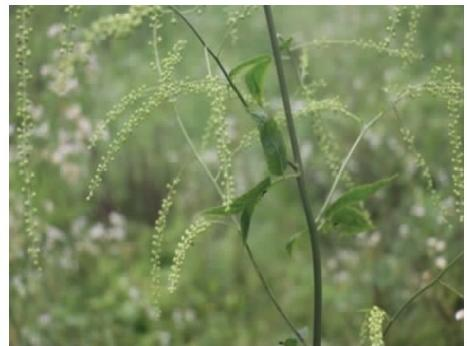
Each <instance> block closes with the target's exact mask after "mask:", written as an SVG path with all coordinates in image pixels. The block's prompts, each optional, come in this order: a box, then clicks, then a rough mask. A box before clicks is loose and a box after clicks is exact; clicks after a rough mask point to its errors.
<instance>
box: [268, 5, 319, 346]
mask: <svg viewBox="0 0 467 346" xmlns="http://www.w3.org/2000/svg"><path fill="white" fill-rule="evenodd" d="M264 14H265V16H266V22H267V26H268V32H269V38H270V40H271V47H272V52H273V55H274V62H275V65H276V70H277V76H278V79H279V87H280V91H281V97H282V104H283V107H284V113H285V116H286V120H287V129H288V132H289V138H290V143H291V146H292V151H293V156H294V160H295V163H296V165H297V166H298V167H297V169H298V173H299V175H298V176H297V178H296V180H297V188H298V191H299V195H300V199H301V203H302V207H303V212H304V214H305V219H306V223H307V228H308V234H309V236H310V243H311V244H310V245H311V250H312V262H313V263H312V266H313V281H314V310H313V345H314V346H320V345H321V310H322V282H321V256H320V249H319V237H318V230H317V227H316V224H315V221H314V217H313V213H312V210H311V207H310V202H309V200H308V196H307V192H306V185H305V179H304V174H303V164H302V158H301V154H300V147H299V145H298V139H297V134H296V131H295V124H294V120H293V116H292V110H291V107H290V100H289V93H288V91H287V84H286V81H285V75H284V68H283V66H282V59H281V54H280V50H279V44H278V42H277V32H276V28H275V26H274V19H273V16H272V12H271V7H270V6H264Z"/></svg>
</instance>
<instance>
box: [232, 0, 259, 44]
mask: <svg viewBox="0 0 467 346" xmlns="http://www.w3.org/2000/svg"><path fill="white" fill-rule="evenodd" d="M257 8H259V6H254V5H246V6H240V8H239V9H235V10H231V11H229V13H228V15H227V24H228V27H229V35H230V38H231V40H232V42H234V43H235V42H236V41H238V24H239V23H240V22H241V21H242V20H245V19H246V18H248V17H250V16H251V15H252V13H253V12H254V11H255V10H256V9H257Z"/></svg>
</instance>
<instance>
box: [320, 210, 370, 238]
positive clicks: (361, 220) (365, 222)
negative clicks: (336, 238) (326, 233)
mask: <svg viewBox="0 0 467 346" xmlns="http://www.w3.org/2000/svg"><path fill="white" fill-rule="evenodd" d="M324 227H325V229H331V230H334V231H337V232H340V233H344V234H349V235H352V234H357V233H361V232H366V231H369V230H371V229H372V228H374V226H373V223H372V222H371V220H370V218H369V216H368V213H367V212H365V211H364V210H362V209H361V208H358V207H354V206H344V207H342V208H339V209H337V210H335V211H334V212H333V213H332V214H331V215H330V216H329V217H328V218H327V219H326V222H325V224H324Z"/></svg>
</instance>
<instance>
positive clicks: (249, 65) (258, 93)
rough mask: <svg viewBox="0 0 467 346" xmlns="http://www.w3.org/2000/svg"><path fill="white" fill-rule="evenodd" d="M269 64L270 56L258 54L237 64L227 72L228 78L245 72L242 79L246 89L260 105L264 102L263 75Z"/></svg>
mask: <svg viewBox="0 0 467 346" xmlns="http://www.w3.org/2000/svg"><path fill="white" fill-rule="evenodd" d="M270 64H271V57H270V56H269V55H260V56H258V57H255V58H253V59H250V60H247V61H245V62H243V63H241V64H239V65H237V66H236V67H234V68H233V69H232V70H231V71H230V73H229V76H230V78H235V77H236V76H237V75H238V74H240V73H244V74H245V76H244V81H245V84H246V86H247V89H248V91H249V93H250V94H251V96H252V97H253V99H254V100H255V101H256V103H257V104H258V105H259V106H261V107H262V106H263V102H264V101H263V97H264V96H263V93H264V77H265V74H266V71H267V68H268V67H269V65H270Z"/></svg>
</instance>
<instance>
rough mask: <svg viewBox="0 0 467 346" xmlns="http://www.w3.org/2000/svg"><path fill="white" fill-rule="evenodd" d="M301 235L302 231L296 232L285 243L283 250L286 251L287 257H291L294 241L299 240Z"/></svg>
mask: <svg viewBox="0 0 467 346" xmlns="http://www.w3.org/2000/svg"><path fill="white" fill-rule="evenodd" d="M302 234H303V231H300V232H296V233H294V234H292V235H291V236H290V238H289V240H287V243H286V244H285V249H286V250H287V253H288V254H289V256H292V250H293V246H294V244H295V241H296V240H297V239H298V238H300V237H301V236H302Z"/></svg>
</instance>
